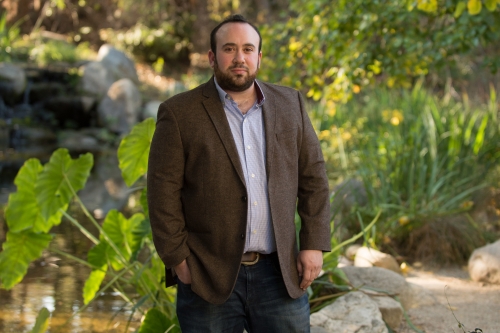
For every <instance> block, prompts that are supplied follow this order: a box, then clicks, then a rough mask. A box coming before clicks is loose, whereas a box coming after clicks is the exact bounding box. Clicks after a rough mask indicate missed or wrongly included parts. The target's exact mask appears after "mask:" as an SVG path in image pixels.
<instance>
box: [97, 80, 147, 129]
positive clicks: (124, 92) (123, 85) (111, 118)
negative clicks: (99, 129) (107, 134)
mask: <svg viewBox="0 0 500 333" xmlns="http://www.w3.org/2000/svg"><path fill="white" fill-rule="evenodd" d="M140 111H141V94H140V92H139V89H137V87H136V86H135V85H134V83H133V82H132V81H131V80H129V79H121V80H118V81H116V82H115V83H113V84H112V85H111V87H110V88H109V90H108V93H107V94H106V97H104V99H103V100H102V101H101V103H100V104H99V106H98V108H97V113H98V118H99V123H100V125H102V126H104V127H106V128H107V129H109V130H110V131H112V132H116V133H120V134H123V133H128V132H129V131H130V129H131V128H132V126H133V125H134V124H136V123H137V121H138V120H139V113H140Z"/></svg>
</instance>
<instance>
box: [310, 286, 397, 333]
mask: <svg viewBox="0 0 500 333" xmlns="http://www.w3.org/2000/svg"><path fill="white" fill-rule="evenodd" d="M311 327H313V328H314V327H321V328H323V329H324V330H325V331H327V332H331V333H333V332H335V333H386V332H388V330H387V327H386V326H385V323H384V321H383V320H382V314H381V313H380V311H379V308H378V306H377V303H376V302H375V301H373V300H372V299H371V298H370V297H369V296H367V295H365V294H364V293H363V292H360V291H354V292H350V293H348V294H346V295H344V296H342V297H339V298H338V299H337V300H336V301H335V302H334V303H332V304H330V305H328V306H326V307H325V308H323V309H322V310H320V311H319V312H316V313H313V314H312V315H311Z"/></svg>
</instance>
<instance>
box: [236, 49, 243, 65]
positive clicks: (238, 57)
mask: <svg viewBox="0 0 500 333" xmlns="http://www.w3.org/2000/svg"><path fill="white" fill-rule="evenodd" d="M244 62H245V56H244V54H243V52H242V51H236V53H235V54H234V58H233V63H235V64H241V63H244Z"/></svg>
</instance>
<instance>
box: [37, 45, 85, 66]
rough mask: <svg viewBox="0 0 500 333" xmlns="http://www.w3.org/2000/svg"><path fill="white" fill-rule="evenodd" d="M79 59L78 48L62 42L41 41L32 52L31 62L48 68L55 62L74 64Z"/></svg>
mask: <svg viewBox="0 0 500 333" xmlns="http://www.w3.org/2000/svg"><path fill="white" fill-rule="evenodd" d="M79 59H80V57H79V56H78V52H77V48H76V46H75V45H73V44H70V43H67V42H64V41H60V40H48V41H42V40H40V41H38V42H36V45H35V46H34V47H33V48H32V49H31V51H30V60H32V61H34V62H35V63H36V64H37V65H38V66H47V65H49V64H51V63H54V62H66V63H70V64H72V63H75V62H76V61H78V60H79Z"/></svg>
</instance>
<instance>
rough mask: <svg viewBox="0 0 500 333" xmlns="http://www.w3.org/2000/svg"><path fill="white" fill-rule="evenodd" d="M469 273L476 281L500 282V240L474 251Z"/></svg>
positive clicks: (470, 259)
mask: <svg viewBox="0 0 500 333" xmlns="http://www.w3.org/2000/svg"><path fill="white" fill-rule="evenodd" d="M469 275H470V277H471V279H472V280H474V281H480V282H487V283H495V284H500V240H497V241H496V242H495V243H492V244H488V245H486V246H483V247H480V248H478V249H476V250H474V252H472V255H471V257H470V258H469Z"/></svg>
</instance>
